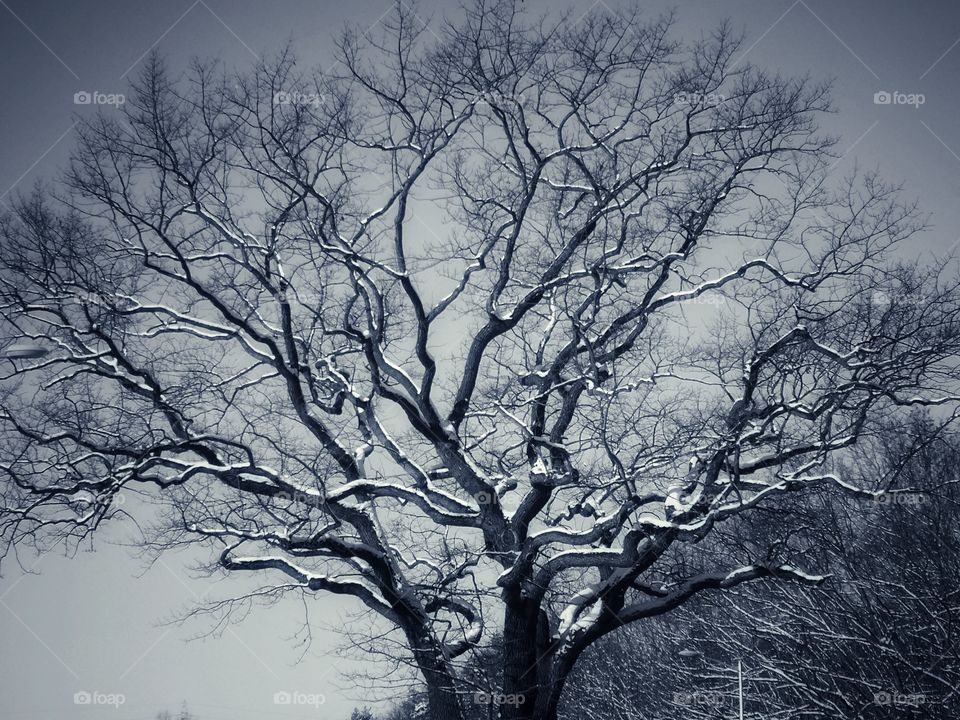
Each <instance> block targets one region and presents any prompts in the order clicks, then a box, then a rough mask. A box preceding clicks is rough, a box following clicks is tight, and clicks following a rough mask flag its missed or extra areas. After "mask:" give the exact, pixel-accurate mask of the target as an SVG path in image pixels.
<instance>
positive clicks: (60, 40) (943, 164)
mask: <svg viewBox="0 0 960 720" xmlns="http://www.w3.org/2000/svg"><path fill="white" fill-rule="evenodd" d="M527 2H528V4H531V5H533V6H534V7H539V8H542V9H546V8H550V7H557V8H559V7H570V8H571V19H572V20H573V21H575V20H576V19H577V18H578V17H580V16H582V14H583V13H584V12H586V11H588V10H589V9H590V8H591V7H593V8H594V10H596V11H603V12H617V9H618V8H621V7H623V4H621V3H616V2H613V1H612V0H611V1H610V2H608V3H606V4H604V3H603V2H597V3H593V2H592V0H578V1H577V2H574V3H570V4H564V3H562V2H557V3H548V2H544V1H543V0H540V2H539V3H538V2H537V1H536V0H527ZM643 5H644V6H645V7H648V8H649V11H650V12H651V13H656V12H658V11H659V10H662V9H667V8H669V7H671V6H673V5H674V3H670V2H661V1H660V0H655V1H653V0H651V1H648V2H644V3H643ZM392 7H393V5H392V2H391V1H390V0H352V2H349V3H346V2H335V3H332V2H308V1H307V0H272V1H271V2H269V3H265V2H257V1H256V0H231V1H228V0H197V1H196V2H192V0H170V1H169V2H164V3H157V2H146V1H144V0H86V1H85V2H82V3H80V2H76V3H66V2H53V1H51V0H0V55H2V58H3V62H2V65H0V98H2V105H0V107H2V108H3V110H2V115H0V138H2V148H3V153H2V158H3V160H2V164H0V203H4V204H5V203H7V202H9V200H10V199H11V197H13V196H14V195H15V194H16V193H17V191H25V190H29V188H30V187H31V185H32V184H33V183H34V182H35V181H36V180H37V179H38V178H43V177H51V176H52V175H53V174H54V173H55V172H56V170H57V168H58V167H59V166H60V165H61V164H62V163H63V161H64V159H65V158H66V155H67V152H68V150H69V148H70V145H71V142H72V137H71V136H72V130H71V127H72V123H73V122H74V120H75V117H76V116H77V115H78V114H79V115H82V114H86V113H93V112H95V111H96V108H95V107H93V106H85V105H76V104H74V94H75V93H78V92H82V91H87V92H94V91H97V92H102V93H122V92H124V91H125V90H126V78H129V76H130V75H131V74H133V73H136V72H137V70H138V67H139V63H140V62H141V61H142V60H143V57H144V56H145V54H146V53H147V52H148V51H149V50H150V49H151V48H154V47H156V48H157V49H159V50H160V51H161V52H162V53H163V54H164V55H166V56H167V57H169V58H170V59H171V60H172V62H173V63H174V64H175V65H176V64H178V63H182V62H183V61H184V60H186V59H187V58H189V57H190V56H194V55H196V56H200V57H218V58H220V59H222V60H223V61H224V62H225V63H226V64H227V65H228V66H237V67H240V68H243V67H246V66H248V65H249V64H250V63H252V62H254V61H255V59H256V56H259V55H263V54H264V53H268V54H269V53H270V52H272V51H273V50H275V49H277V48H278V47H279V46H280V45H282V44H283V43H285V42H286V41H287V40H288V39H290V40H292V41H293V44H294V47H295V48H296V50H297V53H298V55H299V56H300V58H301V60H302V61H303V62H304V63H305V64H307V65H311V64H318V65H319V66H320V67H321V68H322V67H327V66H328V64H329V63H330V62H331V61H332V60H331V58H332V53H331V43H330V32H331V31H332V30H335V29H336V28H338V27H339V26H341V25H342V24H343V23H351V24H356V25H358V26H359V27H361V28H366V27H369V26H371V25H372V24H374V23H376V22H377V21H378V19H380V18H382V17H384V16H385V14H387V13H390V12H392ZM418 7H419V10H418V12H419V14H420V16H421V18H423V19H427V20H430V21H431V22H437V21H438V19H439V16H440V15H441V14H442V12H447V13H451V14H452V13H455V12H456V8H455V6H454V5H452V4H449V5H447V4H444V3H442V2H438V1H437V0H423V1H422V2H421V3H420V5H419V6H418ZM724 17H728V18H730V19H731V20H732V21H733V22H734V24H735V25H736V26H740V27H742V28H744V29H745V30H746V31H747V33H748V40H747V43H746V45H745V46H744V52H745V58H746V59H748V60H750V61H751V62H753V63H756V64H758V65H762V66H766V67H776V68H782V69H783V70H784V72H785V73H789V74H798V73H809V74H810V75H812V76H813V77H815V78H827V77H833V78H834V79H835V81H836V90H835V100H836V105H837V108H838V111H839V112H838V113H837V114H836V115H835V116H833V117H831V118H828V119H827V122H826V129H827V130H829V131H830V132H833V133H836V134H839V135H841V136H842V140H841V142H840V144H839V148H840V150H841V151H845V152H846V154H845V156H844V157H843V158H842V159H841V160H840V161H839V162H838V164H837V166H836V168H835V172H837V173H838V174H842V173H846V172H849V170H850V169H851V168H853V167H854V166H855V165H856V164H859V166H860V167H861V168H865V169H873V168H878V169H879V170H880V171H881V172H882V174H883V175H885V176H886V177H887V178H888V179H890V180H896V181H900V182H902V183H903V184H904V186H905V195H906V196H907V197H916V198H918V199H919V200H920V201H921V204H922V207H923V208H924V209H925V210H926V211H927V212H929V213H930V214H931V219H932V223H933V228H932V230H931V231H930V232H928V233H925V234H924V235H923V236H920V237H919V238H918V239H917V240H916V244H915V247H914V248H913V249H914V250H915V251H916V253H917V254H918V255H926V254H928V253H944V252H946V251H948V250H949V249H951V248H953V249H954V250H955V249H956V243H957V242H958V240H960V229H958V228H960V202H958V199H960V123H957V117H958V114H960V113H958V111H960V93H958V87H957V83H956V81H955V78H956V77H958V76H960V4H958V3H955V2H947V1H945V0H936V1H934V0H918V1H917V2H913V3H906V2H902V1H897V0H796V1H794V0H696V1H693V2H684V3H682V4H680V7H679V22H680V32H681V33H682V34H683V35H684V36H687V37H690V36H692V34H698V33H699V32H700V31H701V30H703V31H708V30H709V29H710V28H712V27H713V26H714V25H715V24H716V23H717V22H718V21H719V20H720V19H722V18H724ZM879 91H888V92H894V91H897V92H901V93H905V94H922V95H923V96H924V102H923V104H922V105H920V106H919V107H912V106H909V105H895V104H876V103H875V102H874V95H875V93H877V92H879ZM953 262H957V261H956V260H954V261H953ZM134 532H135V529H134V528H128V529H124V530H122V531H121V532H119V533H114V534H113V535H112V539H114V540H124V539H125V540H133V539H135V535H134ZM193 559H195V558H193ZM191 560H192V559H191V558H190V557H187V556H184V555H178V554H170V555H167V556H165V558H164V561H163V564H159V565H155V566H153V567H152V568H150V569H148V570H147V571H146V572H144V566H143V563H142V561H140V560H137V559H136V558H133V557H132V556H131V553H130V552H129V551H128V549H126V548H123V547H120V546H116V545H110V544H107V543H101V544H98V547H97V551H96V552H95V553H81V554H80V555H78V556H77V557H75V558H73V559H72V560H67V559H64V558H62V557H59V556H48V557H45V558H43V559H41V560H40V562H39V564H37V565H36V572H37V573H39V574H33V575H29V576H21V574H20V573H19V572H18V571H17V570H16V567H15V566H10V567H7V568H5V571H4V575H3V577H2V578H0V638H2V642H0V717H3V718H10V719H11V720H46V719H47V718H58V719H59V718H64V717H76V718H81V719H86V718H90V719H92V718H110V719H112V718H116V720H140V719H141V718H153V717H154V716H155V714H156V713H157V712H158V711H159V710H161V709H165V708H168V709H171V710H175V709H177V708H178V707H179V705H180V703H181V702H182V701H184V700H185V701H187V702H188V704H189V705H190V708H191V709H192V710H193V711H194V713H195V714H196V715H197V716H198V717H199V718H200V720H221V719H225V718H238V719H240V720H242V719H243V718H247V717H249V718H254V717H256V718H267V719H269V718H338V717H347V716H349V711H350V708H352V707H353V706H354V705H356V704H358V702H359V700H358V699H357V695H359V694H361V693H359V691H356V690H349V689H344V683H343V682H342V681H341V680H340V679H339V677H338V672H339V670H341V669H342V668H343V667H345V664H344V663H343V661H342V660H340V659H338V658H337V656H336V654H335V646H336V644H337V642H338V640H337V636H336V635H335V634H333V633H332V632H330V631H329V630H327V629H326V627H327V626H331V627H336V626H337V625H338V624H340V623H342V622H343V621H344V618H346V617H347V613H348V612H349V610H350V609H351V608H352V607H353V606H352V605H350V604H349V603H344V602H340V601H334V600H331V599H330V598H328V597H321V598H318V599H317V600H316V601H315V602H313V603H312V610H311V613H312V619H313V620H314V622H315V623H316V624H315V627H314V638H313V640H314V641H313V646H312V650H311V652H310V653H309V654H308V655H307V656H306V657H305V658H304V659H303V660H302V661H301V662H299V663H298V660H299V659H300V655H301V652H302V649H301V648H298V647H297V645H296V642H295V641H292V640H291V636H293V635H294V634H295V633H296V632H297V630H298V629H299V626H300V621H301V617H302V616H301V614H300V613H301V609H300V607H299V606H298V605H297V604H296V603H294V602H289V603H282V604H280V605H277V606H274V607H272V608H267V609H260V610H256V611H254V613H253V614H252V615H251V616H249V617H248V618H247V620H246V621H244V622H243V623H239V624H235V625H232V626H231V627H230V629H229V630H227V631H226V632H225V633H224V634H223V635H222V637H220V638H219V639H205V640H196V641H193V642H186V640H187V639H189V638H190V637H192V636H195V635H198V634H202V633H204V632H205V631H207V630H208V629H209V628H210V622H209V621H207V620H203V619H200V620H193V621H190V622H188V623H187V624H186V625H183V626H165V625H162V624H161V623H162V622H163V621H164V620H166V619H168V618H169V617H171V615H172V614H174V613H175V612H177V611H182V610H184V609H185V608H189V607H190V605H191V603H192V602H193V601H194V600H195V599H196V598H197V597H200V596H203V595H204V593H207V595H206V597H207V598H216V597H222V596H223V595H226V594H227V593H229V592H230V589H231V586H233V582H230V581H228V582H226V583H224V582H222V581H220V582H212V581H208V580H205V579H202V578H201V579H193V578H191V575H190V572H189V570H188V566H189V565H190V563H191ZM24 563H25V564H26V565H27V566H28V567H30V566H32V565H33V564H34V563H36V559H35V558H32V557H29V556H25V557H24ZM237 582H240V583H248V584H249V583H250V582H251V579H250V578H243V579H242V580H238V581H237ZM84 690H85V691H89V692H94V691H97V692H101V693H122V694H123V695H124V696H125V703H124V704H123V706H121V707H119V708H117V709H114V708H113V707H103V706H82V705H75V704H74V701H73V695H74V693H75V692H78V691H84ZM283 690H286V691H299V692H302V693H317V694H323V695H324V696H325V698H326V703H325V704H324V705H323V706H322V707H320V708H319V709H312V708H309V707H308V708H304V707H300V708H286V707H284V706H279V705H276V704H274V702H273V694H274V693H275V692H277V691H283Z"/></svg>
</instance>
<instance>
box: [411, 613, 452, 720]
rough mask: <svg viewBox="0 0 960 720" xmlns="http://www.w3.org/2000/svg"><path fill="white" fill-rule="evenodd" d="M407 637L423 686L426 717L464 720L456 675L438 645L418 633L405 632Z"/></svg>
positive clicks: (435, 719)
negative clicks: (424, 689)
mask: <svg viewBox="0 0 960 720" xmlns="http://www.w3.org/2000/svg"><path fill="white" fill-rule="evenodd" d="M407 639H408V641H409V642H410V647H411V648H412V649H413V657H414V660H416V663H417V667H418V668H420V672H421V674H422V675H423V679H424V682H425V683H426V685H427V717H428V718H429V720H464V714H463V708H462V706H461V704H460V695H459V694H458V693H457V687H456V678H455V677H454V676H453V672H452V670H451V669H450V666H449V663H448V662H447V659H446V658H445V657H444V654H443V651H442V650H441V648H440V647H439V646H438V645H437V643H436V642H435V641H434V639H433V638H432V637H430V636H429V635H427V634H424V633H422V632H408V633H407Z"/></svg>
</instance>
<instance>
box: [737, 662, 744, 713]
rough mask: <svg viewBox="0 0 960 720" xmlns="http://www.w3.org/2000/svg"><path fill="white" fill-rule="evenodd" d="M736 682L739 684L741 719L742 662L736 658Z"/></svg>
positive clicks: (741, 711)
mask: <svg viewBox="0 0 960 720" xmlns="http://www.w3.org/2000/svg"><path fill="white" fill-rule="evenodd" d="M737 684H738V685H739V686H740V720H743V662H742V661H741V660H737Z"/></svg>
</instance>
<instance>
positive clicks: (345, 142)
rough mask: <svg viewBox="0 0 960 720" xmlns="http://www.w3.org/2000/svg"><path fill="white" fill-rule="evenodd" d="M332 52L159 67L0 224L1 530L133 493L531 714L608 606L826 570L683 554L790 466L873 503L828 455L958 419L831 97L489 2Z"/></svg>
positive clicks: (462, 683)
mask: <svg viewBox="0 0 960 720" xmlns="http://www.w3.org/2000/svg"><path fill="white" fill-rule="evenodd" d="M338 52H339V62H338V63H337V64H336V65H335V66H334V67H333V68H331V69H329V70H327V71H326V72H325V73H322V74H321V73H317V72H313V73H311V72H306V71H301V70H299V69H298V66H297V64H296V62H295V61H294V59H293V58H292V57H291V55H290V54H289V53H287V52H284V53H281V54H280V56H279V57H278V58H277V59H276V61H274V62H270V63H264V64H262V65H261V66H259V67H257V68H256V69H255V70H253V71H252V72H250V73H248V74H245V75H234V74H231V73H228V72H223V71H219V70H217V69H216V68H215V67H211V66H205V65H202V64H196V65H195V66H193V67H192V69H191V70H190V71H188V72H186V73H184V74H183V75H182V76H176V77H174V76H173V74H172V73H171V72H169V71H168V70H167V69H165V67H164V65H163V63H162V62H161V61H160V60H158V59H156V58H154V59H152V60H151V62H150V63H149V65H148V66H147V68H146V70H145V71H144V72H143V73H142V75H141V77H140V79H139V81H138V82H137V83H136V84H135V86H134V87H133V88H132V89H131V91H130V92H129V94H128V99H127V102H126V104H125V105H123V106H122V108H120V109H119V110H116V111H110V112H104V113H103V114H101V115H100V116H99V117H98V118H97V119H96V120H93V121H90V122H85V123H83V124H82V126H81V130H80V132H79V135H80V139H79V143H78V146H77V150H76V152H75V155H74V158H73V161H72V164H71V167H70V170H69V172H68V173H67V175H66V177H65V178H64V180H63V182H62V183H61V184H59V185H57V186H55V188H54V190H53V191H52V192H50V193H48V194H47V195H45V194H44V193H38V194H36V195H34V196H31V197H27V198H24V199H23V200H22V201H21V202H20V203H19V204H18V205H17V207H16V209H15V211H14V212H13V213H12V214H9V215H8V216H6V217H4V219H3V221H2V228H0V230H2V232H0V269H2V275H3V279H2V286H0V299H2V303H3V311H4V319H3V321H2V327H3V335H4V336H5V337H6V338H8V339H10V342H11V343H12V345H9V346H8V348H7V354H8V356H17V357H16V358H13V359H11V361H10V362H9V363H7V367H6V370H5V371H4V374H3V377H2V407H0V428H2V429H0V432H2V435H3V441H2V448H3V449H2V455H0V473H2V478H3V486H2V487H3V489H2V500H3V505H2V510H0V523H2V524H0V532H2V538H3V541H4V543H5V544H4V547H5V548H6V554H7V555H8V556H9V553H10V551H11V549H17V550H19V549H21V548H24V547H26V546H29V545H31V544H35V545H36V546H37V547H38V548H40V549H43V548H46V547H49V546H50V544H52V543H56V542H66V543H68V544H74V543H77V542H79V541H81V540H83V539H84V538H87V537H88V536H89V535H90V533H92V532H93V531H94V530H96V529H97V528H98V527H99V526H101V525H102V524H103V523H104V522H105V521H107V520H110V519H111V518H113V517H115V516H117V515H118V514H119V513H120V512H121V511H122V512H127V511H132V510H134V509H137V510H138V511H141V510H142V512H143V513H144V514H145V515H149V517H144V518H142V519H143V520H145V521H148V522H149V523H150V524H151V527H152V528H153V530H152V536H151V537H150V539H149V542H150V543H151V544H154V545H156V546H157V547H164V546H168V547H169V546H179V545H181V544H184V543H197V544H200V545H202V546H203V547H204V548H207V549H208V550H209V551H210V552H212V553H213V554H212V557H214V558H215V559H216V562H217V563H218V564H219V566H220V567H221V568H222V569H223V570H226V571H230V572H240V571H255V572H256V573H259V574H260V575H262V577H263V579H264V581H265V582H266V584H267V585H266V587H265V588H261V589H258V590H256V591H252V592H253V593H254V594H267V595H272V596H277V595H282V594H284V593H302V594H304V595H306V596H309V597H313V596H316V597H317V602H322V598H323V596H324V594H326V593H336V594H340V595H348V596H353V597H354V598H356V599H357V600H358V601H359V602H361V603H363V604H364V605H365V606H366V607H367V608H369V609H370V610H371V611H373V612H374V613H376V614H377V615H378V616H379V617H380V618H381V619H382V622H383V623H385V624H386V625H387V626H388V627H390V628H392V629H393V630H394V631H395V632H396V633H397V634H398V636H399V637H401V638H402V639H403V640H404V642H405V645H406V647H407V651H408V653H409V659H410V660H411V661H412V663H413V664H414V665H415V667H416V668H417V670H418V671H419V673H420V675H421V677H422V680H423V682H424V684H425V687H426V688H427V696H428V705H429V712H430V713H431V716H432V717H433V718H437V719H440V718H443V719H444V720H447V719H448V718H454V719H455V718H460V717H463V713H464V707H465V703H468V702H473V700H474V698H476V697H478V696H476V695H474V693H475V691H477V690H492V691H493V694H492V695H486V696H483V697H486V698H487V699H492V700H493V701H494V702H497V701H500V702H502V703H503V704H502V706H501V707H500V708H499V709H500V712H501V716H502V717H509V718H542V719H550V718H554V717H555V716H556V713H557V707H558V702H559V698H560V695H561V692H562V690H563V687H564V682H565V680H566V678H567V677H568V675H569V673H570V671H571V668H572V667H573V666H574V664H575V663H576V661H577V658H578V656H580V654H581V653H582V652H583V651H584V649H585V648H587V647H589V646H590V645H591V644H592V643H594V642H595V641H596V640H598V639H599V638H601V637H603V636H604V635H605V634H607V633H609V632H610V631H612V630H614V629H616V628H618V627H620V626H621V625H623V624H626V623H632V622H636V621H640V620H642V619H644V618H649V617H651V616H655V615H659V614H662V613H666V612H668V611H670V610H671V609H673V608H676V607H678V606H679V605H681V604H682V603H684V602H685V601H686V600H688V599H689V598H691V597H693V596H694V595H696V594H697V593H700V592H702V591H705V590H722V589H725V588H731V587H734V586H737V585H740V584H742V583H746V582H750V581H752V580H755V579H758V578H778V579H783V580H785V581H795V582H799V583H807V584H815V583H817V582H820V580H821V579H822V578H821V576H820V575H818V574H817V572H818V571H819V569H818V568H807V567H804V566H803V564H802V562H800V561H801V560H802V557H803V548H799V547H796V546H795V545H794V544H793V543H791V542H773V543H771V544H770V545H769V546H767V547H763V546H760V545H756V546H751V547H750V548H749V552H746V551H745V553H744V556H743V558H742V562H737V563H735V564H732V565H723V566H711V565H710V564H709V563H707V562H696V563H692V562H691V563H685V562H677V561H676V560H675V559H676V558H677V557H679V556H680V555H678V554H677V553H676V552H674V551H673V550H672V549H675V548H677V547H680V546H689V552H688V553H683V554H682V555H683V556H692V557H696V556H697V555H696V549H697V543H698V541H699V540H701V539H702V538H704V537H705V536H706V535H708V534H710V533H711V532H714V531H716V530H717V529H718V528H722V527H723V526H724V523H725V522H726V521H727V520H728V519H730V518H732V517H734V516H739V517H749V516H750V513H751V512H752V511H753V510H755V509H757V508H760V507H762V506H763V505H764V503H766V502H768V501H769V500H770V499H772V498H774V497H776V496H779V495H782V494H785V493H793V492H803V491H804V489H806V488H809V487H811V486H813V485H822V484H824V483H830V484H834V485H838V486H841V487H844V488H845V489H846V490H848V491H849V492H851V493H861V494H867V495H869V494H871V493H873V492H875V491H877V490H879V488H870V487H858V486H855V484H854V483H852V482H850V481H849V480H848V479H847V478H845V477H844V475H843V473H841V472H838V471H837V470H836V468H835V467H834V462H833V459H834V458H835V457H836V456H838V455H842V454H843V453H844V452H845V451H846V450H847V449H848V448H850V447H851V446H852V445H853V444H854V443H856V441H857V439H858V437H859V436H861V435H862V434H863V433H864V432H865V431H866V430H867V429H868V428H869V427H870V426H871V423H872V422H874V419H875V418H878V417H889V416H890V415H891V414H892V413H896V412H897V411H898V410H899V409H900V408H907V407H912V406H936V407H938V408H941V409H940V410H938V412H945V413H950V412H952V407H953V402H954V401H955V400H956V390H955V389H954V388H953V387H952V384H953V382H954V380H955V377H956V376H955V368H956V358H957V354H956V352H957V345H958V339H960V336H958V332H957V331H958V317H957V312H958V305H957V302H956V294H955V292H954V288H953V286H952V285H951V284H950V282H947V281H946V280H945V279H942V278H938V277H937V276H936V274H931V273H929V272H925V271H917V270H916V269H914V268H910V267H906V266H903V265H902V264H900V265H898V264H897V258H898V255H897V252H898V251H897V246H898V243H902V242H903V241H906V240H909V239H910V238H911V237H913V236H914V234H915V233H916V232H917V231H918V230H920V229H921V222H920V220H919V219H918V216H917V214H916V211H915V210H914V208H913V207H911V206H909V205H904V204H903V203H902V202H901V201H900V200H899V199H898V198H899V194H898V192H897V189H896V188H894V187H891V186H888V185H887V184H885V183H884V182H882V181H881V180H880V179H878V178H876V177H873V176H869V175H868V176H865V177H849V178H845V179H841V178H838V177H836V175H835V174H834V172H833V168H834V162H835V161H834V157H833V155H832V154H831V148H832V143H831V140H830V139H829V138H827V137H825V136H823V135H821V134H820V133H819V131H818V126H817V123H818V120H817V118H818V115H820V114H821V113H823V112H825V111H827V110H829V101H828V97H827V88H825V87H823V86H820V85H817V84H814V83H811V82H809V81H805V80H793V79H785V78H783V77H780V76H778V75H776V74H772V73H767V72H764V71H762V70H760V69H757V68H755V67H752V66H750V65H749V64H748V63H746V62H744V61H741V60H740V58H739V53H741V52H742V48H741V46H740V44H739V42H738V40H737V38H736V37H735V36H734V35H733V34H731V32H730V31H729V29H728V28H725V27H722V28H719V29H718V30H716V31H715V32H714V33H712V34H709V35H707V36H705V37H704V38H703V39H701V40H699V41H696V42H692V43H684V42H679V41H678V40H677V39H675V37H674V34H673V33H672V31H671V22H670V19H669V18H660V19H653V20H646V19H642V18H640V17H631V18H626V19H624V18H622V17H617V16H614V15H612V14H609V13H604V12H595V13H590V14H588V15H587V16H585V17H584V18H582V19H580V20H578V21H576V22H574V21H573V20H572V19H570V20H569V21H568V20H563V21H559V22H556V23H551V22H548V21H537V20H535V19H531V18H529V17H527V16H525V15H524V14H523V13H522V12H521V10H520V6H519V5H514V4H512V3H510V2H493V3H490V2H480V3H478V4H476V5H474V6H472V7H471V8H470V9H468V10H466V11H465V12H464V13H463V14H462V16H461V17H459V18H458V19H457V20H456V21H455V22H452V23H450V24H447V25H444V26H442V27H438V28H437V29H436V32H434V31H430V32H428V31H426V30H425V28H424V26H423V25H422V23H421V22H420V21H419V19H418V18H417V17H416V16H415V15H414V14H413V13H411V12H408V11H407V10H406V9H405V8H404V6H403V4H402V3H401V4H400V7H398V9H397V12H396V13H394V14H392V15H390V16H389V17H388V18H387V19H386V20H385V21H384V23H383V24H382V25H381V26H380V27H379V28H378V29H376V30H375V31H371V32H369V33H366V34H358V33H347V34H345V35H344V36H343V37H342V39H341V42H340V44H339V51H338ZM904 298H909V302H906V301H904ZM41 353H43V355H42V356H41V357H32V358H30V357H26V356H30V355H33V356H36V355H40V354H41ZM121 494H125V496H127V497H134V496H136V495H139V494H143V495H144V496H146V497H149V498H150V499H151V500H152V502H151V503H150V504H146V503H141V504H136V503H131V502H127V503H126V504H125V505H124V506H122V507H121V506H118V504H117V502H116V500H115V498H116V497H117V496H118V495H121ZM158 504H159V506H160V508H161V510H160V513H159V515H158V514H157V510H156V507H157V505H158ZM706 559H707V560H708V559H709V558H706ZM500 634H502V637H503V652H502V658H503V660H502V668H501V677H500V678H498V679H497V681H496V687H493V688H489V687H477V685H476V683H475V682H474V680H473V679H472V678H471V677H468V676H466V675H464V674H463V673H462V667H463V666H462V663H464V662H466V660H467V659H468V658H469V657H470V656H471V654H472V653H474V652H475V651H477V650H478V649H480V648H482V647H483V644H484V642H486V641H487V640H488V638H490V637H492V636H494V635H497V636H499V635H500Z"/></svg>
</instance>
